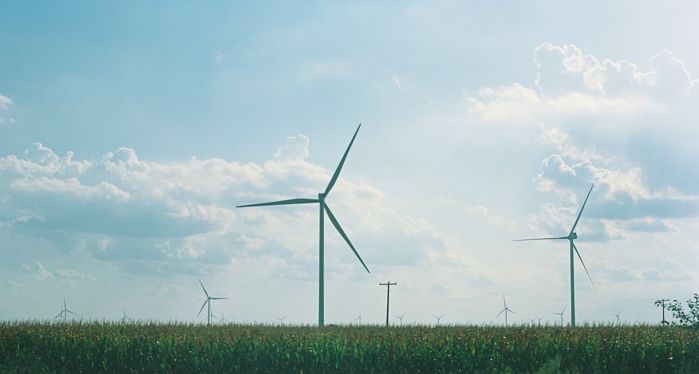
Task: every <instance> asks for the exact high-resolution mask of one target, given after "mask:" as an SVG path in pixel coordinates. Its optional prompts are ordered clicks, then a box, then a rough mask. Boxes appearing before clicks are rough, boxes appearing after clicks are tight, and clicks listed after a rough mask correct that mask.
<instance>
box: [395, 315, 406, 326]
mask: <svg viewBox="0 0 699 374" xmlns="http://www.w3.org/2000/svg"><path fill="white" fill-rule="evenodd" d="M403 317H405V313H403V314H401V315H399V316H396V317H395V318H396V319H397V320H398V321H399V323H400V325H401V326H403Z"/></svg>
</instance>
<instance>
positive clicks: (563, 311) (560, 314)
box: [551, 305, 568, 326]
mask: <svg viewBox="0 0 699 374" xmlns="http://www.w3.org/2000/svg"><path fill="white" fill-rule="evenodd" d="M567 307H568V305H566V306H564V307H563V310H561V312H560V313H551V314H555V315H557V316H561V326H563V313H565V312H566V308H567Z"/></svg>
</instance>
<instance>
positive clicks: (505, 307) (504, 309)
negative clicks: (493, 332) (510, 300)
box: [495, 295, 515, 327]
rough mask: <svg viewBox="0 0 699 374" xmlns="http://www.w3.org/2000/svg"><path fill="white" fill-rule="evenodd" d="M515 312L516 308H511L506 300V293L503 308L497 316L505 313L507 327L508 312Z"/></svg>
mask: <svg viewBox="0 0 699 374" xmlns="http://www.w3.org/2000/svg"><path fill="white" fill-rule="evenodd" d="M508 312H509V313H515V311H514V310H512V309H510V308H508V307H507V301H505V295H503V296H502V309H501V310H500V313H498V315H497V316H496V317H495V318H498V317H500V315H502V314H503V313H505V327H507V313H508Z"/></svg>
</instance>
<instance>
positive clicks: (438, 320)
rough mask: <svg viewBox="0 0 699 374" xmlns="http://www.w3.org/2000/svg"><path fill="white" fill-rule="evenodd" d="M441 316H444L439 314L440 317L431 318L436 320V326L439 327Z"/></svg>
mask: <svg viewBox="0 0 699 374" xmlns="http://www.w3.org/2000/svg"><path fill="white" fill-rule="evenodd" d="M443 316H444V315H442V314H440V315H438V316H432V317H434V319H436V320H437V326H439V322H440V321H441V320H442V317H443Z"/></svg>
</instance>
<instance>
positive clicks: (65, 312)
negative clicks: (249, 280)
mask: <svg viewBox="0 0 699 374" xmlns="http://www.w3.org/2000/svg"><path fill="white" fill-rule="evenodd" d="M68 313H70V314H72V315H74V316H77V315H78V314H77V313H75V312H73V311H72V310H68V306H67V305H66V298H65V297H64V298H63V309H61V312H60V313H58V314H57V315H56V317H54V319H56V318H60V317H63V323H66V322H67V321H68Z"/></svg>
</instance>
